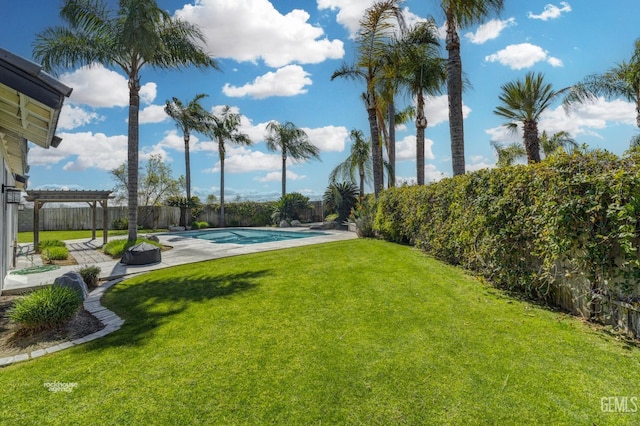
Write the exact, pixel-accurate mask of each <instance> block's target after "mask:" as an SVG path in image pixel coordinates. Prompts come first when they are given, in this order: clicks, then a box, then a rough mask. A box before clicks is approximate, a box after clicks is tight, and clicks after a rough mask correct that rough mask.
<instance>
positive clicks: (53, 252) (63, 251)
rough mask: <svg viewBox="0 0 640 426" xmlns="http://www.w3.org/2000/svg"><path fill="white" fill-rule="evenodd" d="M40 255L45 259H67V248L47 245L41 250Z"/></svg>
mask: <svg viewBox="0 0 640 426" xmlns="http://www.w3.org/2000/svg"><path fill="white" fill-rule="evenodd" d="M42 257H43V258H44V259H45V260H67V259H68V258H69V249H68V248H66V247H49V248H46V249H44V250H42Z"/></svg>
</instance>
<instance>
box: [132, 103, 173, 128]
mask: <svg viewBox="0 0 640 426" xmlns="http://www.w3.org/2000/svg"><path fill="white" fill-rule="evenodd" d="M167 120H169V116H168V115H167V113H166V112H164V105H149V106H148V107H146V108H144V109H143V110H142V111H140V116H139V122H140V124H145V123H161V122H163V121H167Z"/></svg>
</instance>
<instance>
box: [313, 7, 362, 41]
mask: <svg viewBox="0 0 640 426" xmlns="http://www.w3.org/2000/svg"><path fill="white" fill-rule="evenodd" d="M317 3H318V10H323V9H330V10H332V11H336V10H337V11H338V14H337V16H336V21H338V23H339V24H341V25H342V26H344V27H345V28H346V29H347V30H348V31H349V34H350V35H351V37H353V36H354V35H355V34H356V33H357V32H358V29H359V28H360V20H361V19H362V16H363V14H364V11H365V10H366V9H367V8H369V7H371V5H372V4H373V1H372V0H317Z"/></svg>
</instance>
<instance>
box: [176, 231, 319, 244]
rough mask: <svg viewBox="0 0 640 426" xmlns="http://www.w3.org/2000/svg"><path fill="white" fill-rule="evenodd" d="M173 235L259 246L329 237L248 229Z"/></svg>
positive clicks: (305, 232) (214, 241) (307, 232)
mask: <svg viewBox="0 0 640 426" xmlns="http://www.w3.org/2000/svg"><path fill="white" fill-rule="evenodd" d="M171 235H178V236H181V237H189V238H197V239H199V240H207V241H211V242H212V243H217V244H258V243H270V242H273V241H286V240H295V239H299V238H308V237H318V236H320V235H327V234H326V233H325V232H317V231H302V232H296V231H279V230H278V231H276V230H271V229H246V228H225V229H207V230H203V231H189V232H176V233H171Z"/></svg>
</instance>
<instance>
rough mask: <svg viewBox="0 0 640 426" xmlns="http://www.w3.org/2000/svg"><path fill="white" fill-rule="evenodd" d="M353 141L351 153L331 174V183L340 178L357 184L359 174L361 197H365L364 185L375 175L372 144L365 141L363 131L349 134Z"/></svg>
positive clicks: (354, 130)
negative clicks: (372, 162)
mask: <svg viewBox="0 0 640 426" xmlns="http://www.w3.org/2000/svg"><path fill="white" fill-rule="evenodd" d="M349 137H350V138H351V140H352V141H353V144H352V145H351V153H350V154H349V156H348V157H347V158H346V159H345V160H344V161H343V162H342V163H340V164H338V165H337V166H336V167H335V168H334V169H333V170H332V171H331V173H330V174H329V181H330V182H331V183H336V181H337V180H338V178H341V179H345V180H349V181H350V182H353V183H355V181H356V179H355V174H356V172H358V177H359V182H360V197H364V184H365V182H366V181H367V180H369V179H371V177H372V174H373V169H372V164H371V143H370V142H367V141H366V140H365V139H364V134H363V133H362V130H356V129H353V130H351V132H350V133H349Z"/></svg>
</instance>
